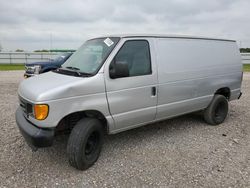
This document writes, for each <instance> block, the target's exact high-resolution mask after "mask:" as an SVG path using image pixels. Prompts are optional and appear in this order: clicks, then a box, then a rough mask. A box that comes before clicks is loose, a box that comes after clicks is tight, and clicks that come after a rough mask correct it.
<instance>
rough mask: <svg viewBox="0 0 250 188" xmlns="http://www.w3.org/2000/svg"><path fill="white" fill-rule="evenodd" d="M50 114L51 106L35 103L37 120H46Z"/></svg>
mask: <svg viewBox="0 0 250 188" xmlns="http://www.w3.org/2000/svg"><path fill="white" fill-rule="evenodd" d="M48 114H49V106H48V105H47V104H35V105H34V117H35V118H36V119H37V120H44V119H46V118H47V116H48Z"/></svg>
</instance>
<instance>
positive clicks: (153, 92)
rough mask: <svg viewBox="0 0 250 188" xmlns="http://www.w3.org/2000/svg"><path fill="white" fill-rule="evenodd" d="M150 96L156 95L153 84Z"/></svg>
mask: <svg viewBox="0 0 250 188" xmlns="http://www.w3.org/2000/svg"><path fill="white" fill-rule="evenodd" d="M151 96H152V97H154V96H156V87H155V86H153V87H152V88H151Z"/></svg>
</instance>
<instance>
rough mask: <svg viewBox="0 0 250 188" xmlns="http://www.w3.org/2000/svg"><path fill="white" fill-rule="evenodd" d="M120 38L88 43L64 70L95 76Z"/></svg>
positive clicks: (78, 51)
mask: <svg viewBox="0 0 250 188" xmlns="http://www.w3.org/2000/svg"><path fill="white" fill-rule="evenodd" d="M119 39H120V38H119V37H110V38H97V39H92V40H88V41H86V42H85V43H84V44H83V45H82V46H81V47H80V48H79V49H78V50H77V51H76V52H75V53H74V54H73V55H72V56H71V57H70V58H69V59H68V60H67V61H66V62H65V63H64V64H63V65H62V69H68V70H71V71H77V72H79V73H86V74H94V73H96V71H98V70H99V68H100V67H101V66H102V64H103V63H104V61H105V60H106V58H107V57H108V55H109V54H110V53H111V51H112V50H113V49H114V47H115V46H116V44H117V43H118V42H119Z"/></svg>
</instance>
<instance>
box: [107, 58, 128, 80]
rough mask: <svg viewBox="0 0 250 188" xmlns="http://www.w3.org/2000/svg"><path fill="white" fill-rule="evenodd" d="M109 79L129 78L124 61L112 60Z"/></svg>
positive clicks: (126, 64)
mask: <svg viewBox="0 0 250 188" xmlns="http://www.w3.org/2000/svg"><path fill="white" fill-rule="evenodd" d="M109 76H110V78H113V79H115V78H122V77H128V76H129V70H128V63H127V62H126V61H115V60H113V61H112V63H111V64H110V67H109Z"/></svg>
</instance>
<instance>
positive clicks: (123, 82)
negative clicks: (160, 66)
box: [105, 39, 157, 131]
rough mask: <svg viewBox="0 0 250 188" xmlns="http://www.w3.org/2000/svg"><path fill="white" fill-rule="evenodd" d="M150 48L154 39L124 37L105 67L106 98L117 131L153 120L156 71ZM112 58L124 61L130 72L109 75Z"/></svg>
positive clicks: (155, 96)
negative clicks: (114, 76) (124, 74)
mask: <svg viewBox="0 0 250 188" xmlns="http://www.w3.org/2000/svg"><path fill="white" fill-rule="evenodd" d="M123 40H124V39H123ZM152 47H153V39H148V40H144V39H143V40H142V39H136V40H135V39H133V40H129V39H127V40H124V41H123V44H122V45H121V47H120V49H119V51H118V52H117V53H116V55H114V57H113V60H112V61H111V62H110V64H107V66H105V82H106V91H107V100H108V103H109V109H110V113H111V115H112V117H113V119H114V122H115V130H116V131H121V130H125V129H129V128H131V127H134V126H138V125H140V124H143V123H146V122H150V121H152V120H154V119H155V116H156V105H157V88H156V86H157V71H156V66H155V64H154V63H152V62H153V58H152V51H151V50H150V49H152ZM113 61H116V62H117V61H120V62H123V63H125V64H127V67H128V72H129V74H128V75H126V76H124V77H120V78H114V79H112V78H110V74H109V71H110V69H111V66H112V62H113Z"/></svg>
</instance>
